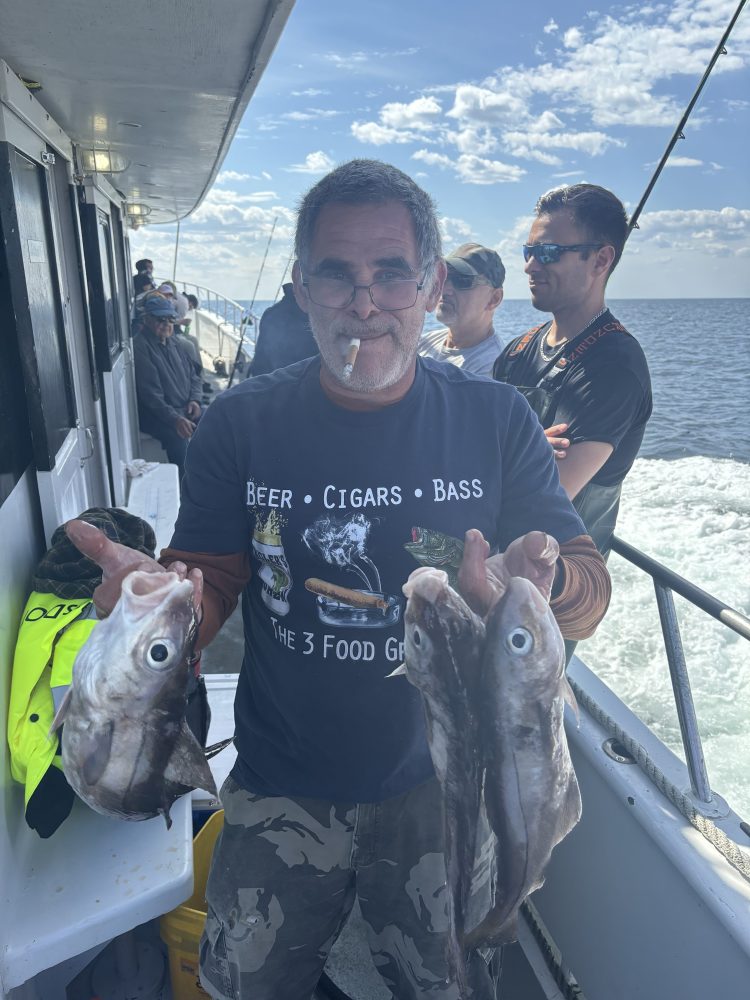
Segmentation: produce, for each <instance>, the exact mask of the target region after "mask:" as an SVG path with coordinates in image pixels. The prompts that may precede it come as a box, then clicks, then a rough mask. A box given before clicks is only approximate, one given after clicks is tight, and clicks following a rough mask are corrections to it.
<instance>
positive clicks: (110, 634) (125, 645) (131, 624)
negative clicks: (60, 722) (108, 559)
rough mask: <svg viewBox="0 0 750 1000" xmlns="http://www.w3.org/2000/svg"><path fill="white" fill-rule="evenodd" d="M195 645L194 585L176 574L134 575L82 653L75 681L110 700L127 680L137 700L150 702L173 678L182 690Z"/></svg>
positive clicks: (80, 653)
mask: <svg viewBox="0 0 750 1000" xmlns="http://www.w3.org/2000/svg"><path fill="white" fill-rule="evenodd" d="M194 640H195V610H194V608H193V584H192V583H191V582H190V581H189V580H181V579H180V578H179V576H178V575H177V574H176V573H168V572H163V573H151V572H144V571H142V570H135V571H134V572H132V573H129V574H128V576H126V577H125V579H124V580H123V583H122V592H121V595H120V599H119V600H118V602H117V604H116V605H115V607H114V608H113V610H112V613H111V614H110V615H109V617H107V618H105V619H104V620H103V621H101V622H99V624H98V625H97V626H96V628H95V629H94V630H93V632H92V633H91V636H90V637H89V639H88V641H87V642H86V643H85V644H84V645H83V646H82V647H81V649H80V650H79V652H78V656H77V657H76V661H75V665H74V681H75V683H76V684H77V685H79V686H82V687H86V688H88V689H89V691H92V690H93V689H94V688H98V689H99V690H100V692H101V694H102V695H103V696H106V693H107V690H108V689H109V688H110V686H111V687H113V688H114V687H117V688H118V689H120V690H121V689H122V686H123V680H124V678H123V675H125V680H124V683H125V684H126V685H127V686H128V688H129V689H132V693H133V694H134V696H136V695H137V696H138V697H144V698H149V697H151V696H152V695H153V693H154V692H155V691H159V690H161V689H162V688H163V687H164V685H165V684H167V683H169V681H170V680H171V679H172V678H173V677H176V678H177V680H176V683H177V684H178V686H179V685H182V686H184V683H185V681H186V678H187V663H188V660H189V657H190V655H191V653H192V647H193V643H194ZM177 675H179V676H177Z"/></svg>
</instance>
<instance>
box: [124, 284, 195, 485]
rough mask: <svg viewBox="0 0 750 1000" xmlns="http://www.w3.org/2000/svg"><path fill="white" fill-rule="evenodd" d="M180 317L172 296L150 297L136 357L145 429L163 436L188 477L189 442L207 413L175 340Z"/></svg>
mask: <svg viewBox="0 0 750 1000" xmlns="http://www.w3.org/2000/svg"><path fill="white" fill-rule="evenodd" d="M176 319H177V313H176V312H175V310H174V306H173V305H172V303H171V302H170V301H169V299H168V298H166V296H164V295H162V294H161V293H160V292H149V293H148V294H147V295H146V296H144V299H143V320H142V326H141V330H140V333H139V334H138V336H137V337H135V338H134V340H133V355H134V361H135V384H136V393H137V397H138V421H139V423H140V427H141V430H142V431H144V432H145V433H146V434H151V435H152V436H153V437H155V438H158V440H159V441H160V442H161V444H162V446H163V447H164V450H165V451H166V453H167V457H168V458H169V461H170V462H172V463H174V464H175V465H176V466H177V467H178V469H179V470H180V478H182V472H183V468H184V464H185V453H186V452H187V446H188V441H189V440H190V438H191V437H192V436H193V431H194V430H195V426H196V423H197V422H198V419H199V417H200V415H201V407H200V403H199V402H198V400H199V399H200V398H201V380H200V378H199V377H198V375H197V374H196V372H195V369H194V368H193V364H192V362H191V360H190V358H189V357H188V355H187V354H186V353H185V351H184V350H183V348H182V347H181V346H180V345H179V344H177V343H176V342H175V340H174V338H173V333H174V322H175V320H176Z"/></svg>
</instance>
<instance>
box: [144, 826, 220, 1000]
mask: <svg viewBox="0 0 750 1000" xmlns="http://www.w3.org/2000/svg"><path fill="white" fill-rule="evenodd" d="M223 825H224V810H223V809H221V810H219V811H218V812H215V813H214V814H213V815H212V816H211V817H210V818H209V819H208V820H207V821H206V823H205V824H204V826H203V827H202V828H201V829H200V830H199V831H198V833H197V835H196V837H195V839H194V840H193V877H194V881H193V886H194V888H193V895H192V896H191V897H190V899H188V900H187V902H185V903H183V904H182V906H178V907H176V908H175V909H174V910H172V912H171V913H165V914H164V916H163V917H162V918H161V920H160V922H159V925H160V930H161V937H162V941H164V943H165V944H166V946H167V948H168V950H169V975H170V978H171V980H172V998H173V1000H205V998H206V997H207V996H209V994H208V993H207V992H206V991H205V990H204V989H203V987H202V986H201V984H200V979H199V978H198V945H199V943H200V939H201V934H202V933H203V924H204V922H205V919H206V882H207V881H208V870H209V867H210V865H211V854H212V853H213V849H214V844H215V843H216V838H217V837H218V836H219V834H220V833H221V828H222V826H223Z"/></svg>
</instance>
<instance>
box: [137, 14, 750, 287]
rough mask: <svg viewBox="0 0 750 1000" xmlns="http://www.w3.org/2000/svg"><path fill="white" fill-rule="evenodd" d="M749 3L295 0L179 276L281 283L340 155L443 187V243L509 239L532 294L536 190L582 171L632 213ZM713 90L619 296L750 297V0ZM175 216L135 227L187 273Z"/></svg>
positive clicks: (165, 267) (147, 249) (230, 283)
mask: <svg viewBox="0 0 750 1000" xmlns="http://www.w3.org/2000/svg"><path fill="white" fill-rule="evenodd" d="M736 6H737V0H673V2H670V3H664V4H660V3H654V4H644V5H642V6H640V7H638V6H628V5H625V6H623V5H622V4H618V3H610V2H602V3H599V4H598V5H597V7H596V10H594V9H592V7H591V4H590V3H581V2H579V0H567V2H566V3H565V4H562V3H559V2H558V3H552V2H550V0H537V2H535V3H508V2H506V3H499V2H497V0H475V2H474V3H473V4H470V5H464V4H461V5H458V4H448V3H445V2H444V0H443V2H442V3H435V2H434V0H432V2H427V0H400V2H395V0H358V2H357V3H352V0H297V4H296V6H295V8H294V9H293V11H292V14H291V16H290V18H289V21H288V24H287V27H286V30H285V31H284V33H283V34H282V37H281V40H280V41H279V44H278V46H277V48H276V51H275V53H274V55H273V57H272V59H271V63H270V65H269V67H268V69H267V71H266V73H265V75H264V77H263V79H262V80H261V81H260V84H259V85H258V88H257V91H256V93H255V96H254V98H253V100H251V102H250V105H249V107H248V109H247V111H246V113H245V116H244V119H243V121H242V125H241V127H240V129H239V131H238V134H237V136H236V138H235V140H234V142H233V144H232V146H231V149H230V151H229V154H228V156H227V158H226V160H225V161H224V164H223V168H222V171H221V173H220V174H219V177H218V178H217V181H216V183H215V185H214V187H213V189H212V190H211V191H210V192H209V194H208V195H207V197H206V199H205V200H204V202H203V204H202V205H201V206H200V208H199V209H198V210H197V211H196V212H195V213H193V215H192V216H191V217H190V218H189V219H187V220H185V221H184V222H183V223H182V225H181V233H180V251H179V259H178V266H177V275H178V278H182V279H183V280H187V281H194V282H198V283H201V284H205V285H208V286H210V287H212V288H215V289H217V290H218V291H220V292H222V293H223V294H225V295H229V296H231V297H233V298H242V299H249V298H251V297H252V294H253V291H254V289H255V286H256V282H257V279H258V274H259V270H260V266H261V262H262V259H263V255H264V253H265V251H266V247H267V245H268V239H269V234H270V232H271V228H272V226H273V224H274V220H275V222H276V225H275V229H274V234H273V239H272V241H271V244H270V247H269V250H268V258H267V261H266V265H265V269H264V271H263V275H262V279H261V283H260V287H259V290H258V298H259V299H273V298H275V296H276V292H277V289H278V287H279V284H280V281H281V278H282V274H283V272H284V269H285V267H286V265H287V261H288V258H289V254H290V252H291V245H292V233H293V224H294V208H295V206H296V204H297V202H298V201H299V198H300V196H301V195H302V194H303V193H304V191H305V190H307V188H309V187H310V186H311V185H312V184H314V183H315V181H316V180H317V179H318V178H319V177H320V176H322V174H323V173H325V172H326V171H327V170H328V169H330V167H332V166H334V165H335V164H336V163H340V162H342V161H345V160H348V159H351V158H353V157H372V158H376V159H381V160H386V161H388V162H391V163H394V164H396V165H397V166H399V167H401V169H403V170H405V171H406V172H407V173H409V174H411V175H412V176H413V177H415V178H416V179H417V180H418V182H419V183H420V184H422V186H423V187H424V188H426V190H428V191H429V192H430V193H431V194H432V195H433V196H434V198H435V199H436V201H437V204H438V208H439V211H440V214H441V218H442V226H443V233H444V237H445V247H446V250H450V249H451V248H453V247H455V246H457V245H458V244H459V243H463V242H466V241H468V240H476V241H477V242H480V243H484V244H486V245H487V246H492V247H495V248H496V249H497V250H498V251H499V252H500V253H501V255H502V257H503V260H504V262H505V264H506V268H507V279H506V295H507V296H508V297H510V298H526V297H527V295H528V292H527V287H526V279H525V276H524V274H523V260H522V257H521V253H520V247H521V244H522V243H523V242H524V240H525V237H526V235H527V233H528V228H529V225H530V221H531V213H532V211H533V206H534V202H535V201H536V198H537V197H538V196H539V194H541V193H542V192H543V191H546V190H548V189H549V188H551V187H555V186H557V185H559V184H565V183H574V182H576V181H580V180H586V181H591V182H594V183H598V184H602V185H604V186H605V187H609V188H611V189H612V190H613V191H614V192H615V193H616V194H617V195H618V196H619V197H620V198H621V199H622V200H623V201H624V203H625V205H626V207H628V208H629V209H632V208H634V207H635V205H636V204H637V202H638V200H639V198H640V196H641V194H642V193H643V190H644V189H645V187H646V184H647V183H648V180H649V178H650V176H651V173H652V171H653V169H654V167H655V165H656V163H657V162H658V160H659V158H660V156H661V154H662V152H663V150H664V148H665V146H666V144H667V142H668V140H669V137H670V136H671V134H672V131H673V130H674V128H675V126H676V124H677V121H678V120H679V118H680V115H681V114H682V111H683V110H684V108H685V106H686V105H687V102H688V101H689V99H690V97H691V95H692V93H693V91H694V89H695V87H696V86H697V84H698V81H699V80H700V77H701V75H702V74H703V71H704V69H705V67H706V65H707V64H708V61H709V59H710V57H711V54H712V53H713V50H714V48H715V46H716V44H717V43H718V40H719V38H720V37H721V35H722V33H723V31H724V29H725V27H726V25H727V24H728V23H729V20H730V18H731V16H732V14H733V13H734V10H735V8H736ZM728 50H729V51H728V54H727V55H724V56H722V57H721V58H720V60H719V63H718V65H717V67H716V69H715V70H714V72H713V74H712V75H711V77H710V79H709V81H708V83H707V85H706V87H705V88H704V91H703V94H702V96H701V99H700V101H699V103H698V106H697V107H696V109H695V111H694V112H693V116H692V117H691V119H690V121H689V122H688V125H687V128H686V130H685V132H686V138H685V140H684V141H683V140H681V141H680V142H679V143H678V146H677V148H676V149H675V151H674V153H673V156H672V161H671V162H672V165H671V166H670V167H668V168H667V169H666V170H665V171H664V173H663V174H662V176H661V179H660V180H659V182H658V184H657V187H656V189H655V191H654V193H653V194H652V196H651V198H650V200H649V202H648V205H647V208H646V210H645V212H644V214H643V216H642V217H641V228H640V230H637V231H636V232H634V234H633V235H632V236H631V238H630V240H629V242H628V246H627V248H626V251H625V256H624V257H623V260H622V263H621V264H620V265H619V267H618V270H617V271H616V272H615V275H614V276H613V278H612V281H611V282H610V290H609V295H610V297H611V298H618V297H620V298H648V297H675V298H676V297H683V296H698V297H703V296H705V297H709V296H732V295H734V296H737V295H741V296H742V295H744V296H750V170H749V169H748V161H749V159H750V11H748V10H745V11H744V13H743V15H742V16H741V17H740V19H739V22H738V24H737V25H736V27H735V29H734V32H733V34H732V36H731V37H730V39H729V43H728ZM174 232H175V227H174V226H153V227H146V228H144V229H141V230H139V231H138V232H136V233H133V234H132V235H131V246H132V250H133V259H136V258H137V257H140V256H143V255H148V256H151V257H153V258H154V260H155V261H156V268H157V272H158V273H159V274H161V275H171V273H172V261H173V253H174Z"/></svg>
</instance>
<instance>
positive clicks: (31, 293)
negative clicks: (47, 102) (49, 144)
mask: <svg viewBox="0 0 750 1000" xmlns="http://www.w3.org/2000/svg"><path fill="white" fill-rule="evenodd" d="M0 222H1V223H2V226H3V236H4V239H3V243H2V246H3V248H4V251H3V252H4V257H3V261H2V266H3V272H4V275H3V281H4V284H5V294H3V296H2V300H3V310H5V309H9V310H10V315H8V317H7V321H6V322H4V324H3V326H4V329H6V330H12V329H13V328H14V327H15V329H16V331H17V337H18V340H17V345H16V347H15V349H17V351H18V359H19V360H20V372H19V370H18V368H16V369H15V382H16V388H15V390H14V394H13V395H12V396H11V403H10V407H11V410H12V412H13V413H14V414H15V419H16V421H17V420H18V419H19V418H20V415H21V414H20V411H19V409H18V407H17V405H16V404H15V403H13V402H12V400H13V399H15V398H16V393H17V389H18V386H21V387H23V391H24V400H25V407H24V410H25V412H24V414H23V420H24V424H25V425H26V427H27V428H29V427H30V431H31V441H32V447H33V455H34V459H35V463H36V467H37V468H38V469H40V470H49V469H52V468H54V465H55V455H56V454H57V452H58V451H59V449H60V447H61V445H62V443H63V441H64V440H65V438H66V437H67V435H68V432H69V430H70V428H71V427H74V426H75V423H76V408H75V400H74V396H73V385H72V374H71V367H70V358H69V355H68V349H67V343H66V340H65V329H64V325H63V319H62V315H61V312H60V308H61V307H60V302H61V295H60V286H59V275H58V267H57V257H56V252H55V243H54V238H53V235H52V225H51V219H50V195H49V191H48V188H47V175H46V172H45V170H44V168H43V167H41V166H40V165H39V164H38V163H35V162H34V161H33V160H31V159H29V158H28V157H27V156H24V155H23V154H22V153H20V152H19V151H18V150H17V149H15V148H14V147H13V146H10V145H9V144H8V143H0ZM1 339H2V341H3V352H4V354H3V356H4V355H5V353H6V352H7V353H8V354H9V362H8V363H9V365H10V371H11V372H12V371H13V349H14V347H13V346H12V345H10V344H8V343H7V341H9V340H12V339H13V338H9V337H3V338H1ZM3 367H4V369H5V366H3ZM7 376H8V372H7V371H6V370H4V371H3V378H7ZM3 395H5V393H3ZM11 433H13V434H15V431H11ZM27 433H28V432H27ZM3 434H4V436H5V440H6V445H5V446H6V449H7V448H8V447H11V448H12V445H10V444H9V442H8V441H7V428H3ZM7 461H8V459H7V457H6V458H5V459H4V462H7ZM11 464H12V463H11Z"/></svg>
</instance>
